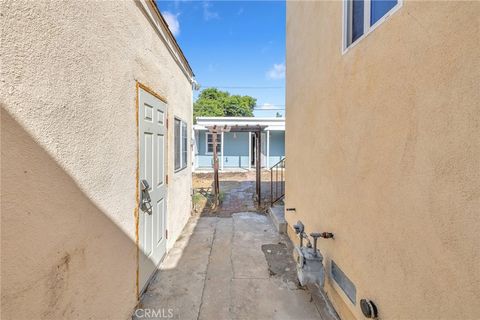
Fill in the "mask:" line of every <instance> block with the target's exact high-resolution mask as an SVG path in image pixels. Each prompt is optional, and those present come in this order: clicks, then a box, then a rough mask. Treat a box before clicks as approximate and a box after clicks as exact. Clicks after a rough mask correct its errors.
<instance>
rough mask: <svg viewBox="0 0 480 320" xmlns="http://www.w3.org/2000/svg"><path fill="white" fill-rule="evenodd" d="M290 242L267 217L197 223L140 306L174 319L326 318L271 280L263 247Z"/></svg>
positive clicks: (297, 292) (292, 289)
mask: <svg viewBox="0 0 480 320" xmlns="http://www.w3.org/2000/svg"><path fill="white" fill-rule="evenodd" d="M288 241H289V240H288V238H286V236H284V235H280V234H278V233H277V232H276V230H275V227H274V226H273V224H272V223H271V221H270V220H269V218H268V217H267V216H265V215H262V214H257V213H251V212H242V213H235V214H233V215H232V217H230V218H213V217H201V218H192V219H190V221H189V223H188V225H187V226H186V227H185V230H184V232H183V233H182V235H181V237H180V238H179V240H178V241H177V243H176V244H175V246H174V248H173V249H172V250H171V251H170V252H169V253H168V255H167V257H166V258H165V260H164V261H163V262H162V264H161V266H160V268H159V270H158V272H157V274H156V276H155V277H154V279H153V281H152V282H151V284H150V286H149V287H148V289H147V291H146V292H145V294H144V296H143V297H142V300H141V304H140V306H139V307H140V308H143V309H151V310H159V309H166V310H172V311H173V312H172V314H173V318H174V319H321V317H320V314H319V313H318V311H317V309H316V307H315V304H314V302H313V301H312V298H311V295H310V293H309V292H308V291H306V290H302V289H300V288H298V287H297V286H292V285H291V283H289V282H288V281H285V280H284V279H283V278H282V277H275V276H271V275H270V272H269V265H268V264H267V260H266V258H265V254H264V253H263V251H262V246H264V245H268V244H278V243H287V242H288ZM134 319H135V317H134Z"/></svg>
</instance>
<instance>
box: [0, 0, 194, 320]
mask: <svg viewBox="0 0 480 320" xmlns="http://www.w3.org/2000/svg"><path fill="white" fill-rule="evenodd" d="M0 13H1V14H0V17H1V23H0V26H1V28H2V29H1V43H2V44H1V47H0V56H1V68H0V69H1V75H0V93H1V95H0V98H1V100H0V104H1V106H2V115H1V120H2V121H1V155H2V159H1V165H2V167H1V186H2V199H1V201H2V202H1V215H2V216H1V278H2V287H1V318H2V319H63V318H65V319H72V318H77V319H87V318H95V319H127V318H129V316H130V314H131V312H132V310H133V308H134V307H135V305H136V301H137V300H136V299H137V296H136V291H137V288H136V272H137V257H136V252H137V249H136V234H135V233H136V230H135V208H136V206H137V205H136V201H137V200H136V170H137V125H136V117H137V115H136V81H139V82H141V83H143V84H145V85H147V86H148V87H150V88H151V89H152V90H153V91H155V92H156V93H158V94H160V95H162V96H164V97H165V98H166V99H167V102H168V103H167V105H168V117H169V123H173V117H174V116H179V117H181V118H182V119H185V120H186V121H188V123H189V126H191V119H192V90H191V85H190V82H189V80H188V79H187V77H186V76H185V75H184V73H183V72H182V71H181V69H180V68H179V66H178V65H177V63H176V62H175V61H174V59H173V58H172V56H171V54H170V53H169V52H168V50H167V48H166V46H165V44H164V43H163V42H162V40H161V38H160V36H159V34H157V33H156V31H155V30H154V28H153V26H152V25H151V24H150V22H149V20H148V19H147V17H146V15H145V12H144V11H143V10H142V9H141V6H140V4H139V3H138V2H135V1H133V0H126V1H103V2H98V1H94V2H85V1H48V2H47V1H2V2H1V7H0ZM188 132H190V129H189V131H188ZM168 143H169V146H171V147H169V153H168V163H169V166H168V173H169V186H168V188H169V198H168V213H167V214H168V227H167V228H168V231H169V240H168V247H171V246H172V244H173V242H174V241H175V238H176V237H177V236H178V234H179V233H180V231H181V229H182V228H183V226H184V224H185V222H186V220H187V219H188V217H189V215H190V207H191V204H190V203H191V202H190V188H191V174H190V172H191V168H190V167H188V168H187V169H186V170H183V171H182V172H180V173H176V174H174V172H173V162H174V161H173V160H174V159H173V126H170V128H169V137H168ZM170 164H172V165H170Z"/></svg>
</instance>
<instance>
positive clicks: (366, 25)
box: [342, 0, 403, 55]
mask: <svg viewBox="0 0 480 320" xmlns="http://www.w3.org/2000/svg"><path fill="white" fill-rule="evenodd" d="M371 3H372V1H371V0H364V1H363V34H362V35H361V36H360V37H359V38H358V39H357V40H355V42H353V43H351V44H350V45H349V44H348V42H349V40H350V37H351V34H352V32H351V30H350V29H351V23H350V21H351V18H352V17H351V13H352V10H350V7H351V6H352V0H343V15H342V55H343V54H345V53H347V52H348V51H349V50H350V49H352V48H353V47H355V46H356V45H357V44H358V43H359V42H361V41H362V40H363V39H364V38H366V37H367V36H368V35H369V34H370V33H372V32H373V30H375V29H376V28H378V26H379V25H381V24H382V23H384V22H385V21H387V20H388V19H389V18H390V17H391V16H392V15H393V14H394V13H395V12H397V11H398V10H399V9H400V8H401V7H402V6H403V0H398V3H397V4H396V5H395V6H394V7H393V8H392V9H390V11H388V12H387V13H385V15H384V16H383V17H381V18H380V19H379V20H378V21H377V22H375V23H374V24H373V26H370V11H371Z"/></svg>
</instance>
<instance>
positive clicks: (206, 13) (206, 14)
mask: <svg viewBox="0 0 480 320" xmlns="http://www.w3.org/2000/svg"><path fill="white" fill-rule="evenodd" d="M211 7H212V5H211V4H210V3H209V2H208V1H205V2H203V19H204V20H205V21H209V20H213V19H218V18H220V15H219V14H218V12H215V11H211V10H210V8H211Z"/></svg>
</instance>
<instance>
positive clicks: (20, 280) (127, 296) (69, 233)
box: [1, 106, 137, 319]
mask: <svg viewBox="0 0 480 320" xmlns="http://www.w3.org/2000/svg"><path fill="white" fill-rule="evenodd" d="M1 165H2V168H1V186H2V200H1V266H2V268H1V278H2V287H1V318H2V319H90V318H96V319H107V318H108V319H127V318H129V317H130V316H131V313H132V310H133V309H134V308H135V306H136V304H137V288H136V281H137V245H136V243H135V239H132V237H133V238H134V237H135V236H134V235H131V237H129V236H128V235H127V234H125V233H124V231H123V230H121V229H120V228H119V227H118V226H117V225H116V224H115V223H114V222H113V221H112V220H111V219H110V218H109V217H108V212H104V211H102V210H101V209H99V207H98V206H97V205H95V203H93V202H92V200H91V199H89V197H88V196H87V195H86V194H85V193H84V192H83V191H82V190H81V189H80V188H79V186H78V185H77V183H76V182H75V181H74V180H73V179H72V177H71V176H70V175H69V174H68V173H66V172H65V170H64V169H63V168H62V167H61V166H59V165H58V163H57V162H56V161H55V159H53V158H52V157H51V156H50V155H49V154H48V153H47V152H46V151H45V150H44V149H43V148H42V147H41V146H40V145H39V144H38V143H37V142H36V141H35V139H34V138H33V137H32V136H31V135H30V134H29V133H27V132H26V131H25V130H24V128H22V126H21V125H20V124H19V123H18V122H17V121H16V120H15V119H14V118H13V117H12V116H11V115H10V114H9V113H8V112H7V111H6V110H5V109H4V108H3V106H2V108H1ZM131 216H132V218H131V223H132V224H134V223H135V217H134V212H132V213H131Z"/></svg>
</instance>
